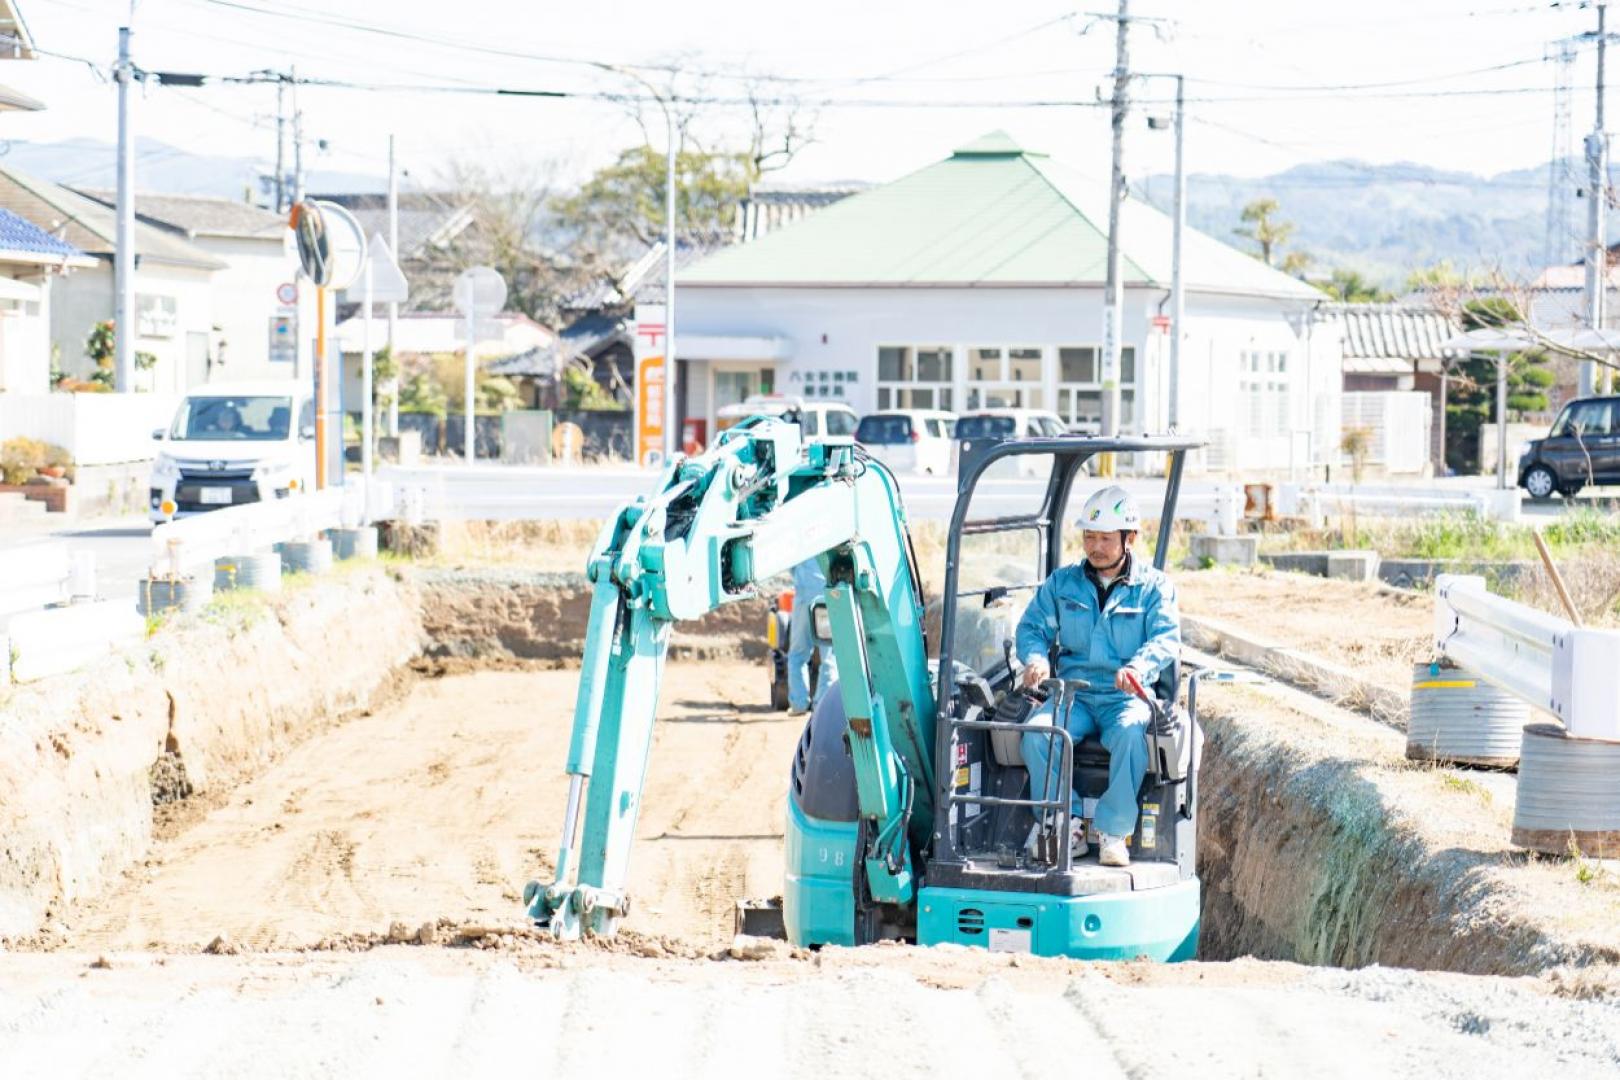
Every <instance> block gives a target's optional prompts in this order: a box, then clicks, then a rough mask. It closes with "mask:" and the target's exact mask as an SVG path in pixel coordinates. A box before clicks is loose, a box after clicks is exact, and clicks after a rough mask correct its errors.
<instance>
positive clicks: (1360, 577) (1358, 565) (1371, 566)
mask: <svg viewBox="0 0 1620 1080" xmlns="http://www.w3.org/2000/svg"><path fill="white" fill-rule="evenodd" d="M1327 576H1328V577H1330V578H1336V579H1338V580H1340V581H1374V580H1376V579H1377V577H1378V552H1376V551H1330V552H1328V556H1327Z"/></svg>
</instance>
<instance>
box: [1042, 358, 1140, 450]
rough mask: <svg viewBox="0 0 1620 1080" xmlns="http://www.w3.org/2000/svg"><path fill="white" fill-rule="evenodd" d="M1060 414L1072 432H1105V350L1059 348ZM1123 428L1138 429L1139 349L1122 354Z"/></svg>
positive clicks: (1120, 393)
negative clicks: (1137, 387) (1103, 388)
mask: <svg viewBox="0 0 1620 1080" xmlns="http://www.w3.org/2000/svg"><path fill="white" fill-rule="evenodd" d="M1057 395H1058V397H1057V414H1058V415H1059V416H1061V417H1062V418H1063V420H1064V422H1065V423H1066V424H1068V425H1069V430H1071V431H1077V432H1080V433H1081V434H1084V435H1096V434H1100V433H1101V432H1102V349H1100V348H1098V347H1097V346H1095V345H1065V346H1063V347H1061V348H1059V349H1058V392H1057ZM1119 412H1120V416H1119V427H1120V430H1121V431H1130V430H1132V429H1134V428H1135V426H1136V347H1135V346H1134V345H1126V346H1124V347H1122V348H1121V349H1120V352H1119Z"/></svg>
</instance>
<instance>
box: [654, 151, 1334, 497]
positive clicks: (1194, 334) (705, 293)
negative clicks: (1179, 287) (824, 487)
mask: <svg viewBox="0 0 1620 1080" xmlns="http://www.w3.org/2000/svg"><path fill="white" fill-rule="evenodd" d="M1105 187H1106V186H1105V185H1099V184H1098V183H1096V182H1094V181H1091V180H1088V179H1087V178H1084V177H1082V176H1080V175H1079V174H1077V173H1075V172H1072V171H1071V170H1069V169H1067V168H1065V167H1064V166H1062V165H1059V164H1058V163H1056V162H1054V161H1053V160H1051V159H1050V158H1048V157H1047V156H1046V155H1044V154H1040V153H1036V152H1034V151H1031V150H1025V149H1023V148H1022V147H1020V146H1018V145H1017V144H1016V143H1014V142H1013V141H1012V140H1011V139H1010V138H1008V137H1007V136H1006V135H1004V134H1001V133H999V132H998V133H996V134H993V135H989V136H986V137H984V138H981V139H979V140H977V141H976V142H973V143H971V144H969V145H968V146H965V147H963V148H961V149H960V150H957V151H956V152H955V153H953V154H952V155H951V156H950V157H949V158H947V159H945V160H944V161H940V162H937V163H936V164H933V165H930V166H928V167H927V168H924V169H921V170H919V171H917V172H914V173H912V174H910V175H909V176H905V177H902V178H901V179H899V180H896V181H894V182H892V183H889V184H884V185H881V186H878V187H874V188H871V189H870V190H867V191H863V192H859V193H857V194H854V195H851V196H849V197H848V198H845V199H842V200H841V201H839V202H837V203H835V204H833V205H831V206H829V207H827V208H825V209H823V210H819V211H817V212H816V213H815V214H812V215H810V216H808V217H806V218H804V219H803V220H801V221H798V222H795V223H793V224H790V225H787V226H785V227H783V228H781V229H779V230H776V231H773V232H771V233H769V234H768V235H766V236H764V237H762V238H760V239H758V240H754V241H751V242H748V243H744V244H740V245H737V246H735V247H730V248H726V249H724V250H722V251H719V252H717V253H715V254H714V255H711V256H710V257H708V258H707V259H704V260H702V261H701V262H698V263H696V264H694V265H693V266H691V267H690V268H688V269H687V270H685V271H684V272H682V273H681V274H680V275H679V276H678V278H677V288H678V290H679V291H678V296H677V307H676V310H677V316H678V321H677V340H676V348H677V350H678V353H679V359H680V361H681V364H680V379H681V384H682V386H683V388H684V389H683V390H682V392H681V398H682V401H681V403H680V406H681V409H682V415H683V417H691V418H694V419H701V420H704V421H705V427H706V430H707V431H708V432H710V433H712V432H713V430H714V416H715V413H716V411H717V410H718V409H719V408H720V406H722V405H726V404H729V403H731V402H733V401H739V400H741V399H742V398H743V397H745V396H746V395H748V394H749V393H759V392H771V391H774V392H778V393H786V394H798V395H802V396H805V397H814V398H819V397H831V398H836V399H843V400H845V401H847V402H848V403H849V404H850V405H852V406H853V407H854V408H855V409H856V411H857V412H861V413H866V412H870V411H872V410H875V409H883V408H899V407H910V408H944V409H949V410H951V411H954V412H957V413H964V412H968V411H971V410H973V409H976V408H982V407H986V406H993V405H1018V406H1023V407H1027V408H1044V409H1051V410H1053V411H1055V412H1057V413H1059V414H1060V415H1061V416H1062V417H1063V418H1064V419H1065V420H1066V421H1068V422H1069V423H1070V424H1071V425H1072V426H1073V427H1074V428H1075V429H1077V430H1092V431H1094V430H1096V427H1097V425H1098V423H1099V422H1100V419H1101V393H1102V386H1101V383H1100V382H1099V374H1100V373H1099V368H1100V362H1099V353H1100V351H1101V345H1102V326H1103V281H1104V276H1105V273H1104V272H1105V266H1106V251H1107V212H1106V211H1107V206H1106V202H1105V199H1106V191H1105ZM1121 222H1122V223H1121V236H1122V245H1123V251H1122V255H1123V258H1122V260H1121V263H1122V271H1123V274H1124V277H1125V319H1124V325H1123V348H1124V355H1123V358H1122V364H1121V369H1122V370H1121V382H1122V399H1123V408H1122V412H1123V416H1124V423H1125V428H1126V430H1128V431H1135V432H1140V431H1143V430H1148V431H1163V430H1165V429H1166V428H1167V426H1168V412H1167V402H1168V389H1169V388H1168V384H1167V380H1168V378H1169V343H1170V337H1169V332H1168V315H1169V313H1170V303H1169V300H1170V255H1171V250H1170V239H1171V222H1170V220H1169V218H1168V217H1166V216H1165V215H1164V214H1161V213H1160V212H1159V211H1157V210H1155V209H1153V208H1152V207H1149V206H1147V205H1145V204H1143V203H1141V202H1138V201H1135V200H1128V201H1127V202H1126V203H1125V204H1124V206H1123V207H1122V211H1121ZM1183 276H1184V279H1185V281H1186V291H1187V298H1186V328H1185V336H1184V338H1183V345H1182V354H1181V355H1182V363H1181V392H1180V398H1179V408H1180V423H1179V425H1178V426H1179V427H1180V428H1181V430H1183V431H1195V432H1200V433H1203V434H1205V435H1207V436H1208V437H1209V438H1210V440H1211V449H1210V451H1209V452H1208V453H1207V455H1206V457H1205V461H1204V464H1205V465H1206V466H1207V467H1209V468H1242V469H1245V470H1255V469H1286V468H1289V467H1302V466H1305V465H1307V464H1309V463H1310V462H1312V461H1313V460H1322V459H1324V458H1329V457H1330V456H1331V455H1332V454H1333V453H1336V449H1337V443H1338V414H1339V403H1338V394H1339V381H1340V372H1339V361H1338V354H1337V341H1336V339H1333V340H1329V339H1328V338H1327V337H1325V336H1324V337H1321V338H1320V339H1319V340H1317V341H1313V340H1312V335H1311V323H1312V319H1311V312H1312V311H1313V310H1314V309H1315V308H1316V306H1317V305H1318V304H1319V303H1321V302H1322V301H1323V300H1324V297H1323V295H1322V294H1321V293H1320V292H1318V291H1317V290H1316V289H1314V288H1312V287H1311V286H1309V285H1307V284H1306V283H1304V282H1302V281H1299V280H1297V279H1295V278H1292V277H1290V276H1288V275H1286V274H1283V273H1281V272H1279V271H1277V270H1274V269H1272V268H1271V267H1268V266H1266V265H1265V264H1264V263H1262V262H1260V261H1259V260H1257V259H1255V258H1252V257H1251V256H1249V255H1246V254H1244V253H1243V252H1241V251H1238V250H1236V249H1234V248H1232V247H1229V246H1227V245H1226V244H1223V243H1221V242H1219V241H1217V240H1215V239H1212V238H1211V237H1208V236H1205V235H1203V234H1201V233H1198V232H1194V231H1193V230H1191V229H1189V230H1187V232H1186V233H1185V234H1184V240H1183Z"/></svg>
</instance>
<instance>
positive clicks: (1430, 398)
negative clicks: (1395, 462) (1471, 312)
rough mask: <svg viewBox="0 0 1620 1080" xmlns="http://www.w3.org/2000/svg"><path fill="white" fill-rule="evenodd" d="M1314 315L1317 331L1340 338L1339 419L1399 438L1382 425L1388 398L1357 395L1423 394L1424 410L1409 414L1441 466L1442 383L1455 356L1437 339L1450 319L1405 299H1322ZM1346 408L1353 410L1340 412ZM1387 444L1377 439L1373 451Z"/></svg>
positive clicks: (1448, 329) (1452, 328)
mask: <svg viewBox="0 0 1620 1080" xmlns="http://www.w3.org/2000/svg"><path fill="white" fill-rule="evenodd" d="M1317 317H1318V319H1319V320H1320V322H1321V326H1320V329H1319V330H1318V333H1331V334H1337V336H1338V338H1339V342H1340V346H1339V352H1340V356H1341V363H1342V365H1343V367H1342V370H1343V372H1344V384H1343V389H1344V392H1345V401H1344V403H1343V409H1342V411H1341V419H1342V421H1343V423H1344V424H1345V425H1346V426H1350V425H1356V426H1374V427H1377V428H1379V430H1377V431H1376V432H1375V435H1376V436H1377V438H1379V439H1381V440H1382V439H1386V438H1388V439H1400V438H1402V436H1403V435H1405V434H1406V433H1404V432H1400V431H1396V432H1390V431H1387V430H1383V428H1384V424H1383V418H1384V417H1386V416H1388V415H1389V409H1388V403H1379V402H1373V401H1368V400H1366V399H1364V398H1363V397H1362V395H1368V394H1395V393H1402V392H1408V393H1421V394H1424V395H1427V400H1426V401H1424V402H1422V403H1421V405H1420V406H1419V411H1420V412H1422V413H1425V414H1426V415H1424V416H1414V417H1412V418H1411V419H1412V420H1413V421H1416V422H1418V423H1420V424H1422V425H1423V426H1425V427H1426V428H1427V429H1428V432H1429V439H1428V451H1427V459H1428V461H1429V462H1430V464H1431V465H1432V467H1433V468H1434V469H1435V470H1436V471H1437V472H1443V471H1444V469H1445V441H1446V410H1445V400H1446V389H1447V386H1446V384H1447V381H1448V378H1449V375H1450V367H1449V365H1450V364H1451V363H1452V362H1453V361H1454V360H1455V359H1456V357H1455V355H1454V354H1453V353H1452V352H1450V351H1449V350H1447V349H1444V348H1442V345H1443V343H1444V342H1445V341H1446V340H1447V339H1448V338H1451V337H1454V336H1455V335H1456V334H1457V333H1458V332H1459V327H1458V325H1457V323H1456V321H1455V320H1454V319H1452V318H1450V317H1449V316H1448V315H1446V314H1445V313H1443V312H1440V311H1438V310H1436V309H1434V308H1433V307H1428V306H1424V305H1421V304H1407V303H1378V304H1325V305H1323V306H1322V307H1321V308H1319V309H1318V310H1317ZM1401 407H1405V406H1404V405H1403V406H1401ZM1349 413H1354V414H1355V415H1345V414H1349ZM1396 426H1400V425H1398V424H1397V425H1396ZM1388 449H1390V447H1388V446H1386V445H1384V444H1382V443H1381V444H1380V446H1379V448H1378V451H1376V452H1377V453H1380V454H1381V455H1382V454H1386V453H1387V451H1388ZM1381 463H1383V462H1381ZM1397 471H1399V470H1397Z"/></svg>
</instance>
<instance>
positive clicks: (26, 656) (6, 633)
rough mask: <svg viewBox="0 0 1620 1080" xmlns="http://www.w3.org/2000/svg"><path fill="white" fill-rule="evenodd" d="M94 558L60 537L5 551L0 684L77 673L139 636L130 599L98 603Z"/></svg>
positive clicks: (0, 558)
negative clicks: (98, 658) (115, 602)
mask: <svg viewBox="0 0 1620 1080" xmlns="http://www.w3.org/2000/svg"><path fill="white" fill-rule="evenodd" d="M95 593H96V561H95V555H94V554H93V553H91V552H88V551H73V550H71V549H70V548H69V547H68V545H67V544H65V543H63V542H62V541H60V540H33V541H24V542H23V543H19V544H13V545H10V546H8V547H6V548H5V549H4V550H3V551H0V684H4V683H5V682H6V681H7V679H8V677H9V678H10V679H14V680H16V681H17V682H26V681H29V680H32V679H39V678H44V677H45V676H46V675H54V674H56V673H58V672H60V671H70V670H72V669H73V668H76V667H79V666H80V665H82V664H84V663H87V662H88V661H90V660H92V659H94V658H95V657H97V656H102V655H105V654H106V653H107V652H109V651H110V650H112V649H113V648H114V647H115V646H117V645H118V644H120V643H121V642H124V641H129V640H133V639H135V638H137V637H139V635H140V632H141V630H142V629H143V626H144V624H143V623H142V621H141V619H140V618H139V617H138V616H136V615H135V613H134V612H133V611H132V610H130V607H129V604H128V603H118V604H104V603H96V602H91V601H93V600H94V597H95Z"/></svg>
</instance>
